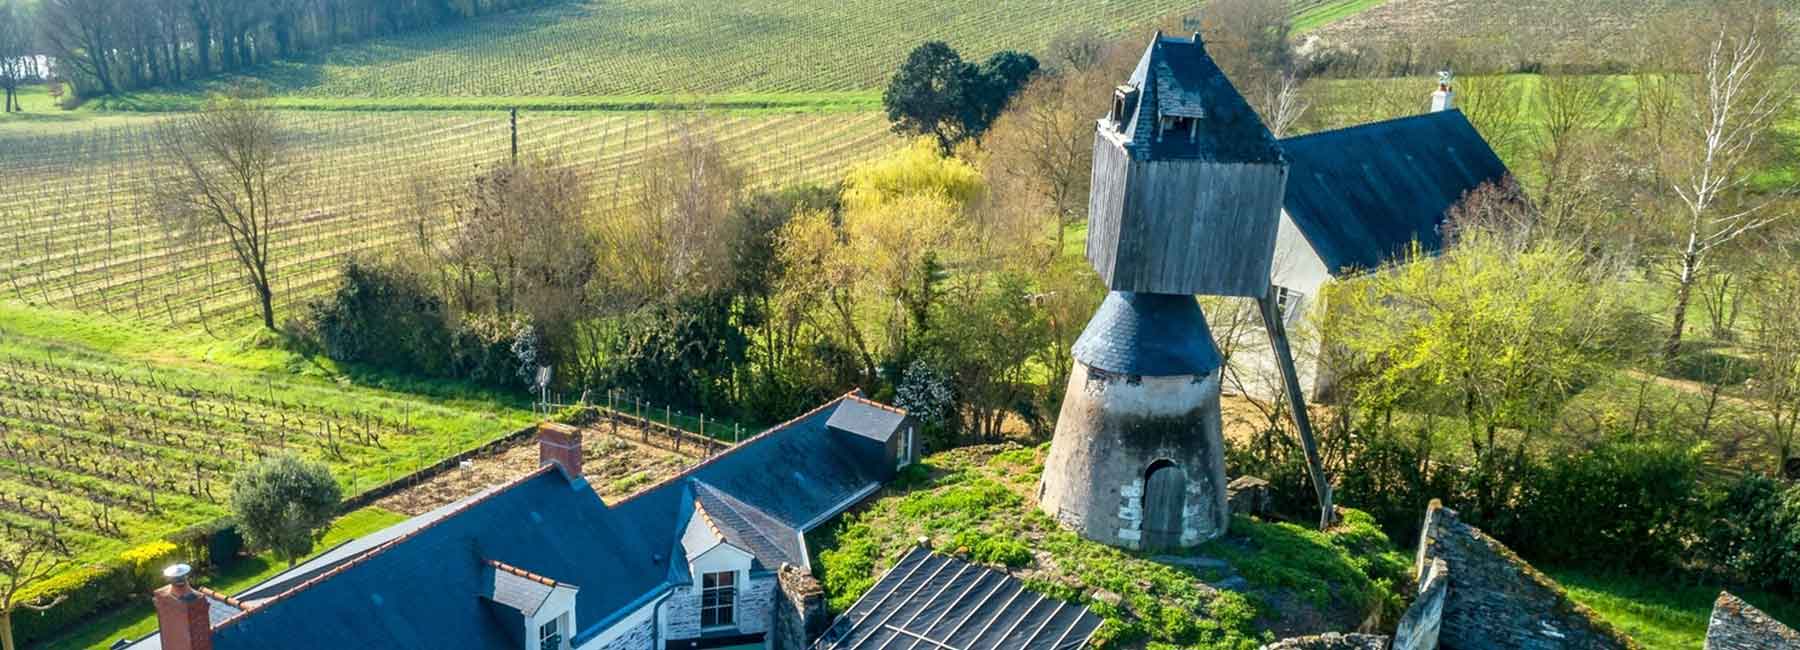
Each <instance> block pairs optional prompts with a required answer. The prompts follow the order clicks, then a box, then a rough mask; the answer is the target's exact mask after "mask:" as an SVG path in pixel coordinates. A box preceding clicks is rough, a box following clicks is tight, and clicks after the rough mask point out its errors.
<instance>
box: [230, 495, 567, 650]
mask: <svg viewBox="0 0 1800 650" xmlns="http://www.w3.org/2000/svg"><path fill="white" fill-rule="evenodd" d="M555 467H558V465H555V464H553V463H545V464H543V465H539V466H538V468H537V469H534V470H531V471H530V472H527V473H526V474H525V475H523V476H520V477H518V478H515V479H513V480H511V481H507V482H506V483H503V484H501V485H500V486H498V487H496V488H495V489H492V490H489V491H488V492H487V493H486V494H483V495H481V496H480V497H477V498H474V499H470V500H469V501H468V503H464V504H462V505H461V506H459V507H457V508H455V509H453V510H450V511H448V512H445V513H444V514H443V515H442V516H440V517H438V518H437V519H434V520H432V521H431V522H429V523H426V524H425V525H423V526H420V527H418V528H415V529H413V530H411V531H407V533H406V534H404V535H401V536H399V537H395V538H393V539H391V540H388V541H386V542H384V543H382V544H381V545H379V546H376V547H375V548H371V549H369V550H368V551H367V552H364V553H363V554H362V555H359V556H357V557H355V558H353V559H351V560H349V561H347V562H344V563H343V564H340V565H337V566H335V567H332V568H330V569H328V570H326V571H325V572H324V573H320V574H319V575H316V576H313V577H311V578H308V579H307V580H306V581H305V582H302V583H300V584H297V585H294V587H293V588H291V589H288V590H287V591H283V592H281V593H279V594H276V595H274V596H270V597H268V598H267V599H264V600H263V601H261V602H259V603H258V604H257V606H256V608H255V609H245V610H244V611H241V612H238V613H237V614H233V615H232V616H231V617H230V618H227V619H225V620H223V621H219V624H218V625H214V626H213V630H215V631H216V630H222V629H224V628H226V627H230V626H231V625H234V624H236V623H237V622H238V621H241V620H243V619H244V618H246V617H248V616H249V615H250V614H252V613H255V612H260V611H262V610H264V609H267V608H268V607H269V606H271V605H274V604H276V603H279V602H281V601H284V600H287V599H288V598H290V597H292V596H293V595H294V594H297V593H300V592H302V591H306V590H307V589H309V588H311V587H313V586H315V585H317V584H319V583H322V582H324V581H326V580H329V579H331V578H333V577H336V576H337V575H338V574H341V573H343V572H345V571H348V570H350V569H351V568H354V567H356V566H359V565H361V564H362V563H364V562H366V561H368V560H369V558H372V557H375V556H377V555H380V554H381V553H383V552H385V551H387V550H388V549H391V548H393V547H395V546H397V545H399V544H400V543H401V542H405V541H407V540H409V539H412V538H414V537H417V536H418V535H419V533H423V532H425V531H427V530H431V529H433V528H436V527H437V525H438V524H441V523H443V522H445V521H447V520H449V519H450V518H452V517H455V516H456V515H458V514H461V513H463V512H467V511H468V510H469V509H470V508H473V507H475V506H476V505H479V504H482V503H486V502H487V501H488V500H489V499H492V498H494V496H496V495H498V494H501V493H503V492H506V491H507V490H511V489H512V488H514V487H517V486H519V485H520V484H522V483H524V482H526V481H529V480H531V479H534V478H537V477H538V476H539V475H541V474H544V473H545V472H547V471H549V470H550V469H552V468H555Z"/></svg>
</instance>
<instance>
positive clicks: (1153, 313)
mask: <svg viewBox="0 0 1800 650" xmlns="http://www.w3.org/2000/svg"><path fill="white" fill-rule="evenodd" d="M1073 354H1074V357H1075V359H1076V360H1077V361H1080V362H1082V363H1085V364H1087V365H1088V366H1090V367H1094V368H1099V369H1101V370H1105V371H1108V372H1115V373H1120V374H1126V375H1139V376H1148V377H1177V376H1185V375H1205V374H1208V373H1211V372H1212V371H1214V370H1218V369H1219V365H1220V363H1222V359H1221V358H1220V357H1219V349H1218V347H1217V346H1215V345H1214V344H1213V340H1212V331H1211V330H1209V329H1208V328H1207V327H1206V316H1205V315H1204V314H1201V313H1200V303H1199V302H1198V301H1196V300H1194V297H1193V296H1185V295H1171V294H1161V293H1135V292H1130V291H1114V292H1112V293H1109V294H1107V296H1106V300H1105V301H1104V302H1101V303H1100V309H1099V311H1096V312H1095V313H1094V318H1093V319H1092V320H1089V321H1088V324H1087V329H1084V330H1082V331H1081V338H1078V339H1076V340H1075V348H1074V350H1073Z"/></svg>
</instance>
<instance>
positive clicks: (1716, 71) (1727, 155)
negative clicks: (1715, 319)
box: [1659, 2, 1796, 358]
mask: <svg viewBox="0 0 1800 650" xmlns="http://www.w3.org/2000/svg"><path fill="white" fill-rule="evenodd" d="M1695 19H1696V20H1699V21H1703V22H1701V23H1700V24H1699V25H1697V26H1696V27H1698V28H1700V29H1704V30H1705V33H1706V34H1707V35H1708V38H1707V39H1706V41H1705V43H1704V44H1703V49H1702V51H1701V52H1699V53H1698V54H1697V56H1696V59H1697V65H1696V68H1695V69H1694V71H1693V74H1692V76H1691V82H1690V84H1689V85H1688V87H1687V88H1685V89H1684V90H1685V92H1684V93H1683V94H1682V97H1680V98H1679V100H1678V101H1680V102H1681V107H1682V109H1683V110H1682V112H1681V113H1680V114H1679V115H1678V117H1677V119H1678V123H1677V124H1676V125H1675V127H1674V130H1675V132H1674V133H1673V134H1671V136H1670V140H1669V142H1668V143H1667V144H1666V145H1665V147H1664V149H1663V151H1661V152H1660V153H1661V155H1660V156H1659V158H1660V160H1661V163H1662V166H1663V167H1664V168H1665V172H1664V174H1663V176H1664V177H1665V178H1666V179H1667V181H1668V183H1669V185H1670V189H1671V190H1673V192H1674V194H1675V196H1676V198H1678V199H1679V202H1680V207H1681V208H1682V212H1681V215H1680V218H1679V219H1678V230H1677V235H1678V237H1679V239H1680V241H1679V243H1678V249H1677V251H1676V263H1677V266H1678V270H1677V272H1676V278H1675V282H1676V284H1675V304H1674V313H1673V315H1672V317H1671V318H1670V321H1671V323H1670V329H1669V337H1668V340H1667V342H1666V343H1665V344H1664V346H1663V353H1664V356H1665V357H1670V358H1672V357H1674V356H1675V355H1676V354H1677V353H1678V352H1679V351H1680V348H1681V338H1682V334H1683V332H1684V330H1685V329H1686V327H1687V310H1688V303H1689V302H1690V300H1691V298H1692V296H1693V290H1694V286H1695V284H1696V283H1697V282H1698V281H1699V279H1700V274H1701V272H1702V270H1703V268H1704V265H1705V263H1706V259H1707V256H1708V255H1709V254H1710V253H1711V252H1712V251H1713V250H1714V249H1716V248H1718V247H1720V246H1723V245H1725V244H1727V243H1729V242H1731V241H1732V240H1735V239H1737V238H1738V237H1741V236H1743V235H1744V234H1745V233H1748V232H1751V231H1753V230H1756V229H1758V228H1762V227H1763V226H1766V225H1769V224H1770V223H1773V222H1775V221H1776V220H1778V219H1780V218H1781V217H1783V216H1785V215H1784V213H1783V212H1782V211H1780V210H1777V209H1775V208H1774V206H1773V201H1772V200H1771V199H1766V198H1758V197H1748V196H1744V194H1745V192H1744V190H1745V188H1746V185H1747V184H1748V183H1749V181H1750V178H1751V176H1752V174H1753V172H1754V170H1753V169H1752V166H1751V165H1750V163H1751V162H1753V160H1754V159H1755V157H1756V156H1757V155H1758V153H1759V152H1760V151H1759V147H1760V145H1761V144H1763V141H1764V140H1765V139H1766V137H1767V136H1768V135H1769V133H1770V131H1771V130H1772V129H1774V128H1776V123H1777V121H1778V120H1777V118H1778V116H1780V115H1782V114H1783V113H1784V111H1786V109H1787V105H1788V103H1789V102H1790V101H1791V100H1792V97H1793V93H1794V91H1795V90H1796V86H1795V76H1794V75H1793V74H1792V73H1791V72H1790V71H1787V70H1784V69H1783V68H1782V64H1783V61H1782V60H1781V57H1782V55H1783V54H1784V48H1786V47H1787V45H1788V36H1789V34H1788V32H1787V30H1786V27H1785V25H1784V24H1783V22H1782V16H1781V14H1780V11H1779V9H1777V8H1776V7H1774V6H1771V5H1764V4H1761V3H1757V2H1752V3H1748V4H1745V5H1739V6H1737V7H1735V8H1734V10H1730V11H1716V12H1708V13H1704V14H1700V13H1696V14H1695Z"/></svg>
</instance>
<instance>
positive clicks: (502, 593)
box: [481, 562, 556, 617]
mask: <svg viewBox="0 0 1800 650" xmlns="http://www.w3.org/2000/svg"><path fill="white" fill-rule="evenodd" d="M484 564H485V565H486V566H484V567H482V575H483V577H482V579H481V583H482V585H484V586H486V587H487V588H488V589H487V591H485V592H483V593H482V594H481V596H482V597H483V598H486V599H488V600H491V601H494V602H496V603H499V604H501V605H505V606H507V607H511V608H513V609H515V610H518V611H519V613H520V614H524V615H525V616H527V617H530V616H536V615H537V611H538V608H540V607H543V606H544V601H546V600H549V599H550V594H551V593H553V592H555V591H556V583H555V582H554V581H551V580H546V579H542V578H536V577H532V576H525V575H520V574H519V572H518V571H517V570H515V569H513V568H512V567H508V566H506V565H502V564H499V563H497V562H486V563H484Z"/></svg>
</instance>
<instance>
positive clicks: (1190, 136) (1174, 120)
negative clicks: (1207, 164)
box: [1156, 115, 1200, 142]
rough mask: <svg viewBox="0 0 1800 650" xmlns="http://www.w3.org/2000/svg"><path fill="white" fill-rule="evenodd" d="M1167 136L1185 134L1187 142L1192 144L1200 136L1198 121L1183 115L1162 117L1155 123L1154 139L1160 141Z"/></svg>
mask: <svg viewBox="0 0 1800 650" xmlns="http://www.w3.org/2000/svg"><path fill="white" fill-rule="evenodd" d="M1168 134H1178V135H1179V134H1185V135H1187V140H1188V142H1193V141H1194V140H1195V139H1196V138H1197V137H1198V136H1199V135H1200V120H1198V119H1195V118H1192V117H1187V116H1183V115H1163V116H1161V117H1160V119H1158V120H1157V123H1156V138H1157V139H1158V140H1161V139H1162V138H1163V137H1164V136H1165V135H1168Z"/></svg>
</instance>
